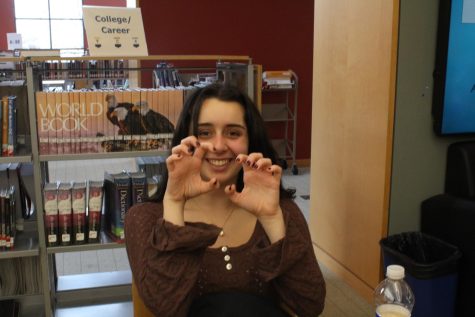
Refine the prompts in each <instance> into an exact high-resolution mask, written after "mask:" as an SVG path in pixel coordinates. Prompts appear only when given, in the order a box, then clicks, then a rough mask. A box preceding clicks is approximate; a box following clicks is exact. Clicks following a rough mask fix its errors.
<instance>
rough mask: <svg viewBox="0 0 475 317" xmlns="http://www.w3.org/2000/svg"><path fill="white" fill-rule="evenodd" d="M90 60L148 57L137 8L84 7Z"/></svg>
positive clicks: (141, 22)
mask: <svg viewBox="0 0 475 317" xmlns="http://www.w3.org/2000/svg"><path fill="white" fill-rule="evenodd" d="M83 18H84V28H85V30H86V36H87V45H88V49H89V55H90V56H122V57H123V56H147V55H148V49H147V42H146V39H145V32H144V28H143V21H142V13H141V11H140V8H120V7H98V6H83Z"/></svg>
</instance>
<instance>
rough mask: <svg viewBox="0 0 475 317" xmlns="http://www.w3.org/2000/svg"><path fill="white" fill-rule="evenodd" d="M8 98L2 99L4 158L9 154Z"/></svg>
mask: <svg viewBox="0 0 475 317" xmlns="http://www.w3.org/2000/svg"><path fill="white" fill-rule="evenodd" d="M7 149H8V97H7V96H4V97H2V156H6V155H7V153H8V150H7Z"/></svg>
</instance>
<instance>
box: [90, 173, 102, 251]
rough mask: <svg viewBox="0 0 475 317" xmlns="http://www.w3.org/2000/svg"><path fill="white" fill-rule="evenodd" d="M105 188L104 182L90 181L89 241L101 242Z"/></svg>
mask: <svg viewBox="0 0 475 317" xmlns="http://www.w3.org/2000/svg"><path fill="white" fill-rule="evenodd" d="M103 195H104V189H103V184H102V182H93V181H89V182H88V211H89V214H88V234H87V237H88V242H89V243H94V242H99V233H100V230H101V212H102V197H103Z"/></svg>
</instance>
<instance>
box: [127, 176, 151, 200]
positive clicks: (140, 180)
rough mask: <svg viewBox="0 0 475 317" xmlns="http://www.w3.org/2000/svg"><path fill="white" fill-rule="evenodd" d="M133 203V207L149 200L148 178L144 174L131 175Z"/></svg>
mask: <svg viewBox="0 0 475 317" xmlns="http://www.w3.org/2000/svg"><path fill="white" fill-rule="evenodd" d="M129 177H130V184H131V194H132V202H131V205H135V204H139V203H143V202H144V201H145V199H146V198H147V191H146V190H147V177H146V176H145V173H143V172H133V173H129Z"/></svg>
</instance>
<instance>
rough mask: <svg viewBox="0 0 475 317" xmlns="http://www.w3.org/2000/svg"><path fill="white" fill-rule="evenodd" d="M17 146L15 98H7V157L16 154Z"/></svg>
mask: <svg viewBox="0 0 475 317" xmlns="http://www.w3.org/2000/svg"><path fill="white" fill-rule="evenodd" d="M16 145H17V107H16V97H15V96H9V97H8V143H7V156H13V155H14V154H15V153H16Z"/></svg>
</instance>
